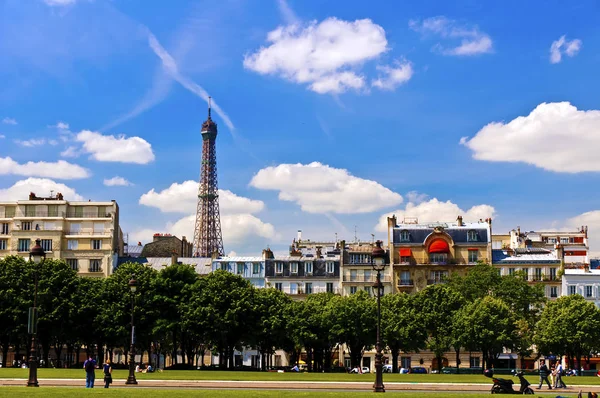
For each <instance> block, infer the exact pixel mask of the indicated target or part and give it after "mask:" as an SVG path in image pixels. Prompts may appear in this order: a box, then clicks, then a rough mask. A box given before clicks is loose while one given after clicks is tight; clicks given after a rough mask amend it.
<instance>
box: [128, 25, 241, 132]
mask: <svg viewBox="0 0 600 398" xmlns="http://www.w3.org/2000/svg"><path fill="white" fill-rule="evenodd" d="M148 44H149V46H150V48H151V49H152V51H154V53H155V54H156V55H157V56H158V57H159V58H160V59H161V61H162V64H163V69H164V70H165V72H166V73H168V74H169V75H170V76H171V77H172V78H173V80H175V81H177V82H178V83H179V84H181V85H182V86H183V87H184V88H185V89H187V90H188V91H190V92H192V93H194V94H196V95H197V96H199V97H200V98H202V99H203V100H204V101H206V102H208V97H209V95H208V92H207V91H206V90H205V89H204V88H203V87H201V86H200V85H198V84H196V83H195V82H193V81H192V80H191V79H190V78H188V77H187V76H184V75H182V74H181V72H180V71H179V68H178V67H177V62H175V59H174V58H173V57H172V56H171V54H169V52H168V51H167V50H165V48H164V47H163V46H162V45H161V44H160V43H159V41H158V39H157V38H156V37H155V36H154V35H153V34H152V33H151V32H150V31H148ZM161 94H162V92H161ZM158 98H160V96H158V95H157V98H156V100H158ZM154 100H155V99H152V101H150V100H149V102H148V103H147V104H144V105H145V106H147V107H150V106H152V105H153V104H154ZM211 106H212V108H213V109H214V110H215V112H217V114H218V115H219V116H220V117H221V119H223V122H225V124H226V125H227V127H229V129H230V130H235V127H234V126H233V123H232V122H231V119H229V116H228V115H227V113H225V111H224V110H223V109H222V108H221V107H220V106H219V105H218V104H217V103H216V102H215V101H214V100H212V101H211ZM145 109H146V108H143V109H140V110H139V112H138V113H141V112H143V111H144V110H145ZM136 115H137V114H136ZM131 117H133V116H131Z"/></svg>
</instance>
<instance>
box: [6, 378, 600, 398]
mask: <svg viewBox="0 0 600 398" xmlns="http://www.w3.org/2000/svg"><path fill="white" fill-rule="evenodd" d="M38 381H39V384H40V386H41V387H44V386H48V387H77V386H79V387H84V386H85V379H84V378H81V379H38ZM25 384H27V379H0V387H2V386H25ZM96 384H97V385H98V386H100V385H101V384H102V379H97V380H96ZM384 385H385V389H386V391H401V390H403V391H468V392H489V391H490V388H491V387H492V383H488V384H466V383H397V382H396V383H393V382H389V383H386V382H385V381H384ZM113 386H114V387H129V388H135V387H145V388H149V387H150V388H152V387H155V388H173V389H178V388H196V389H205V388H206V389H213V388H242V389H257V390H259V389H272V390H288V389H294V390H295V389H301V390H322V389H326V390H371V389H373V383H372V382H335V381H333V382H327V381H318V382H302V381H231V380H143V381H140V382H139V384H138V385H137V386H126V385H125V379H115V380H114V381H113ZM517 386H518V384H517V385H515V389H516V388H517ZM532 387H533V389H534V391H536V392H540V393H541V392H544V393H545V392H549V390H548V389H547V387H543V388H542V389H541V390H536V389H535V387H536V386H532ZM579 390H582V391H583V392H585V393H587V392H598V391H600V385H598V386H577V385H573V386H569V387H568V388H567V389H562V388H561V389H558V390H556V391H557V393H558V392H561V393H567V394H573V393H575V394H576V393H577V392H579ZM552 391H555V390H552Z"/></svg>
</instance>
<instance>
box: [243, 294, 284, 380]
mask: <svg viewBox="0 0 600 398" xmlns="http://www.w3.org/2000/svg"><path fill="white" fill-rule="evenodd" d="M290 303H291V299H290V297H289V296H288V295H287V294H285V293H283V292H281V291H279V290H277V289H273V288H268V289H256V291H255V295H254V305H255V308H254V311H255V313H256V317H257V319H256V321H257V322H256V328H255V329H254V331H253V336H252V341H253V342H254V345H255V346H256V347H257V349H258V351H259V352H260V354H261V355H262V361H261V365H262V370H266V362H267V361H266V360H265V359H266V356H267V355H271V354H274V353H275V350H276V349H278V348H282V347H284V346H285V345H286V339H287V338H288V330H287V325H286V319H285V314H286V312H287V310H288V307H289V306H290Z"/></svg>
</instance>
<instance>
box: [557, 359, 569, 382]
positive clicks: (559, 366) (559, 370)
mask: <svg viewBox="0 0 600 398" xmlns="http://www.w3.org/2000/svg"><path fill="white" fill-rule="evenodd" d="M562 373H563V366H562V364H561V363H560V361H556V376H555V377H554V388H567V386H566V385H565V382H564V381H563V379H562Z"/></svg>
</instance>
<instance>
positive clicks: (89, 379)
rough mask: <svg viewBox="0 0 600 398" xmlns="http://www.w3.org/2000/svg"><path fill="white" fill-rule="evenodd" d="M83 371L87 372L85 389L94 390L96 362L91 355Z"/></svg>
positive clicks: (84, 364)
mask: <svg viewBox="0 0 600 398" xmlns="http://www.w3.org/2000/svg"><path fill="white" fill-rule="evenodd" d="M83 369H84V370H85V388H94V381H95V380H96V361H95V360H94V358H92V356H91V355H90V356H89V357H88V359H87V360H86V361H85V362H84V363H83Z"/></svg>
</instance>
